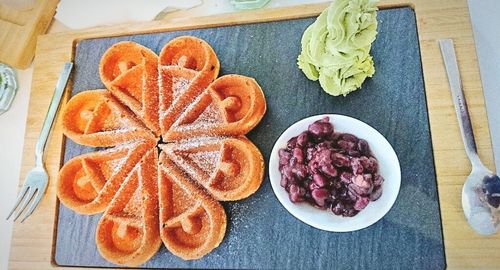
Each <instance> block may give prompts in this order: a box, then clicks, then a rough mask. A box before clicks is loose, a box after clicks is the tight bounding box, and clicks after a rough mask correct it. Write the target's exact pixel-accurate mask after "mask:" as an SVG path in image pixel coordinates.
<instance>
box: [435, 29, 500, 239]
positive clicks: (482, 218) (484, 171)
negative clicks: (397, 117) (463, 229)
mask: <svg viewBox="0 0 500 270" xmlns="http://www.w3.org/2000/svg"><path fill="white" fill-rule="evenodd" d="M438 42H439V46H440V47H441V54H442V55H443V59H444V65H445V67H446V72H447V74H448V81H449V83H450V90H451V95H452V97H453V102H454V104H455V110H456V113H457V117H458V120H459V121H458V122H459V125H460V131H461V133H462V138H463V140H464V144H465V152H466V153H467V156H468V157H469V160H470V162H471V164H472V172H471V174H470V175H469V177H467V180H466V181H465V184H464V186H463V189H462V208H463V209H464V214H465V217H466V218H467V222H468V223H469V225H470V226H471V227H472V229H474V230H475V231H476V232H477V233H478V234H482V235H491V234H495V233H496V232H497V230H498V229H499V227H500V225H499V218H500V208H499V204H500V178H498V176H497V175H496V174H494V173H493V172H491V171H490V170H488V168H486V167H485V166H484V165H483V163H482V162H481V160H480V159H479V156H478V154H477V148H476V143H475V141H474V133H473V131H472V124H471V121H470V118H469V112H468V110H467V102H466V101H465V97H464V93H463V91H462V82H461V81H460V73H459V71H458V64H457V59H456V56H455V49H454V48H453V41H452V40H451V39H442V40H439V41H438Z"/></svg>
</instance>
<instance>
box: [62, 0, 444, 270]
mask: <svg viewBox="0 0 500 270" xmlns="http://www.w3.org/2000/svg"><path fill="white" fill-rule="evenodd" d="M378 20H379V28H378V31H379V34H378V37H377V39H376V41H375V42H374V44H373V48H372V55H373V58H374V60H375V66H376V73H375V75H374V77H373V78H371V79H368V80H366V81H365V83H364V85H363V87H362V89H361V90H359V91H356V92H354V93H352V94H349V96H347V97H345V98H344V97H330V96H328V95H327V94H325V93H324V92H323V91H322V90H321V88H320V86H319V83H317V82H311V81H309V80H307V79H306V77H305V76H304V75H303V74H302V72H301V71H300V70H299V69H298V68H297V66H296V63H295V62H296V56H297V55H298V54H299V51H300V38H301V34H302V32H303V31H304V30H305V29H306V27H307V26H308V25H310V24H311V23H312V22H313V21H314V18H308V19H298V20H288V21H279V22H270V23H257V24H247V25H240V26H229V27H218V28H210V29H201V30H188V31H176V32H168V33H155V34H147V35H134V36H123V37H114V38H100V39H91V40H83V41H81V42H79V44H78V46H77V48H76V58H75V73H74V85H73V94H75V93H78V92H80V91H84V90H86V89H94V88H103V84H102V83H101V82H100V80H99V74H98V64H99V60H100V58H101V56H102V54H103V53H104V51H105V50H106V49H107V48H109V47H110V46H111V45H112V44H114V43H116V42H118V41H122V40H132V41H135V42H138V43H140V44H143V45H145V46H147V47H149V48H151V49H152V50H153V51H155V52H156V53H159V51H160V50H161V48H162V47H163V45H164V44H165V43H167V42H168V41H169V40H170V39H172V38H173V37H176V36H180V35H194V36H197V37H200V38H203V39H205V40H206V41H207V42H208V43H210V44H211V45H212V46H213V48H214V50H215V51H216V53H217V55H218V57H219V59H220V62H221V75H222V74H228V73H237V74H243V75H247V76H251V77H254V78H255V79H256V80H257V81H258V83H259V84H260V85H261V87H262V89H263V90H264V92H265V95H266V99H267V106H268V111H267V113H266V115H265V117H264V119H263V120H262V122H261V123H260V124H259V126H258V127H257V128H255V129H254V130H253V131H252V132H251V133H250V134H249V135H248V137H249V138H250V139H251V140H252V141H253V142H254V143H255V144H256V145H257V146H258V147H259V148H260V149H261V151H262V153H263V154H264V156H265V159H266V162H267V161H268V160H269V155H270V152H271V148H272V146H273V144H274V142H275V141H276V139H277V138H278V137H279V135H280V134H281V132H283V131H284V130H285V129H286V128H287V127H288V126H290V125H291V124H292V123H294V122H296V121H297V120H300V119H302V118H305V117H307V116H311V115H316V114H321V113H339V114H345V115H349V116H352V117H355V118H358V119H361V120H363V121H365V122H366V123H368V124H369V125H371V126H373V127H375V128H376V129H377V130H379V131H380V132H381V133H382V134H383V135H384V136H385V137H386V138H387V139H388V140H389V142H390V143H391V144H392V146H393V147H394V149H395V150H396V153H397V154H398V156H399V159H400V163H401V170H402V183H401V190H400V193H399V196H398V199H397V201H396V203H395V205H394V206H393V208H392V210H391V211H390V212H389V213H388V214H387V215H386V216H385V217H384V218H383V219H382V220H380V221H379V222H377V223H376V224H374V225H372V226H370V227H368V228H366V229H363V230H360V231H356V232H351V233H329V232H324V231H320V230H317V229H315V228H312V227H310V226H308V225H306V224H304V223H302V222H300V221H299V220H297V219H295V218H294V217H293V216H292V215H290V214H289V213H288V212H287V211H286V210H285V208H283V207H282V206H281V204H280V203H279V202H278V200H277V199H276V197H275V196H274V194H273V191H272V189H271V185H270V183H269V178H268V177H266V179H265V180H264V182H263V184H262V186H261V187H260V189H259V190H258V191H257V193H256V194H254V195H253V196H251V197H250V198H249V199H246V200H243V201H239V202H234V203H223V205H224V208H225V209H226V212H227V214H228V219H229V226H228V230H227V233H226V236H225V238H224V240H223V242H222V243H221V245H220V246H219V247H218V248H217V249H215V250H214V251H213V252H211V253H210V254H208V255H207V256H205V257H204V258H202V259H200V260H195V261H183V260H181V259H179V258H177V257H175V256H173V255H172V254H170V253H169V252H168V251H167V250H166V249H165V247H162V248H161V249H160V251H159V252H158V253H157V254H156V256H154V257H153V258H152V259H151V260H150V261H148V262H147V263H145V264H144V265H143V267H146V268H166V267H169V268H267V269H268V268H286V269H290V268H293V269H311V268H314V269H332V268H336V269H368V268H378V269H392V268H399V269H401V268H402V269H407V268H413V269H442V268H444V267H445V259H444V246H443V238H442V231H441V222H440V212H439V204H438V197H437V188H436V177H435V169H434V161H433V156H432V146H431V139H430V131H429V123H428V115H427V107H426V100H425V92H424V91H425V90H424V84H423V77H422V70H421V69H422V67H421V62H420V51H419V44H418V37H417V28H416V23H415V13H414V11H413V10H412V9H410V8H398V9H388V10H382V11H380V12H379V14H378ZM92 150H94V149H92V148H88V147H82V146H79V145H76V144H75V143H73V142H72V141H71V140H67V142H66V152H65V157H64V159H65V161H67V160H68V159H70V158H71V157H73V156H76V155H78V154H81V153H84V152H89V151H92ZM58 218H59V220H58V227H57V242H56V249H55V261H56V263H57V264H59V265H65V266H103V267H113V266H114V265H113V264H110V263H109V262H107V261H105V260H104V259H103V258H102V257H101V256H100V255H99V253H98V251H97V250H96V246H95V240H94V235H95V228H96V224H97V222H98V220H99V218H100V215H95V216H82V215H78V214H75V213H74V212H73V211H71V210H69V209H67V208H66V207H64V205H62V204H61V205H60V208H59V217H58Z"/></svg>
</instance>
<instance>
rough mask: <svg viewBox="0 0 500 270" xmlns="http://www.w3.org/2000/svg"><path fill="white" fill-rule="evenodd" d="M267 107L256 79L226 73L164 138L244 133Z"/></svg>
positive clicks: (196, 101) (192, 105)
mask: <svg viewBox="0 0 500 270" xmlns="http://www.w3.org/2000/svg"><path fill="white" fill-rule="evenodd" d="M265 111H266V100H265V98H264V94H263V93H262V89H260V86H259V85H258V84H257V82H256V81H255V80H254V79H252V78H249V77H245V76H241V75H225V76H222V77H220V78H218V79H217V80H215V81H214V82H213V83H212V84H210V85H209V86H208V88H207V89H206V90H205V91H204V92H203V93H202V94H201V95H200V96H199V97H198V98H197V99H196V100H195V101H194V102H193V103H192V104H191V105H190V107H189V108H188V109H186V110H185V111H184V113H183V114H182V115H181V116H180V117H179V119H178V120H177V121H176V122H175V123H174V125H173V126H172V128H171V129H170V130H169V131H168V132H166V134H164V139H165V140H167V141H169V140H178V139H183V138H188V137H199V136H238V135H244V134H247V133H248V132H249V131H250V130H252V129H253V128H254V127H255V126H256V125H257V124H258V123H259V122H260V120H261V119H262V116H263V115H264V113H265Z"/></svg>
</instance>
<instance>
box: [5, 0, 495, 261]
mask: <svg viewBox="0 0 500 270" xmlns="http://www.w3.org/2000/svg"><path fill="white" fill-rule="evenodd" d="M407 3H409V4H411V6H413V7H414V9H415V11H416V16H417V25H418V33H419V40H420V49H421V57H422V66H423V73H424V80H425V87H426V96H427V105H428V108H429V121H430V125H431V135H432V142H433V149H434V159H435V165H436V174H437V181H438V189H439V201H440V205H441V215H442V219H443V227H444V240H445V248H446V258H447V265H448V267H449V268H451V269H455V268H487V269H491V268H494V267H499V266H500V257H498V256H497V248H498V247H499V246H500V236H499V235H496V236H492V237H481V236H478V235H476V234H475V233H474V232H473V231H472V230H471V229H470V228H469V227H468V225H467V223H466V220H465V218H464V216H463V213H462V209H461V203H460V196H461V188H462V184H463V181H464V180H465V177H466V176H467V175H468V174H469V172H470V164H469V163H468V161H467V159H466V156H465V152H464V151H463V149H464V147H463V143H462V138H461V137H460V132H459V130H458V123H457V119H456V116H455V111H454V108H453V103H452V100H451V96H450V94H449V89H448V82H447V78H446V73H445V70H444V66H443V64H442V59H441V55H440V51H439V47H438V44H437V41H436V40H437V39H439V38H453V39H454V42H455V46H456V52H457V58H458V62H459V65H460V71H461V74H462V80H463V86H464V91H465V96H466V98H467V101H468V103H469V110H470V113H471V118H472V122H473V128H474V131H475V132H476V141H477V144H478V146H479V156H480V157H481V159H482V160H483V162H484V163H485V164H486V165H487V166H488V167H489V168H492V169H493V167H494V165H493V155H492V149H491V141H490V136H489V129H488V124H487V119H486V110H485V107H484V97H483V94H482V87H481V82H480V77H479V69H478V65H477V57H476V53H475V46H474V40H473V36H472V28H471V24H470V20H469V14H468V8H467V2H466V1H465V0H442V1H433V0H413V1H410V2H408V1H402V0H400V1H398V0H396V1H390V0H389V1H382V3H381V4H380V6H381V7H390V6H394V5H403V4H407ZM325 7H326V4H315V5H301V6H296V7H289V8H279V9H266V10H257V11H250V12H245V13H234V14H233V13H232V14H225V15H219V16H215V17H204V18H190V19H185V20H176V21H168V20H166V21H154V22H147V23H140V24H132V25H119V26H113V27H99V28H94V29H89V30H84V31H78V32H68V33H58V34H51V35H46V36H42V37H41V38H40V39H39V41H38V44H37V52H36V56H35V69H34V74H33V86H32V87H33V91H32V93H31V99H30V107H29V114H28V121H27V127H26V135H25V147H24V152H23V162H22V169H21V170H22V171H21V181H20V185H21V184H22V182H23V181H24V176H25V175H26V173H27V171H28V170H29V169H30V168H31V167H32V166H34V160H33V153H34V146H35V143H36V139H37V137H38V134H39V131H40V128H41V126H42V123H43V118H44V115H45V110H46V108H48V105H49V102H50V98H51V96H52V92H53V89H54V85H55V83H56V81H57V78H58V76H59V72H60V70H61V67H62V64H63V62H64V61H67V60H71V59H73V48H74V46H75V44H76V42H77V41H78V40H79V39H85V38H91V37H105V36H119V35H130V34H134V33H152V32H162V31H168V30H175V29H188V28H195V27H210V26H217V25H226V24H237V23H245V22H257V21H269V20H276V19H289V18H298V17H306V16H310V15H316V14H318V13H319V12H321V11H322V10H323V9H324V8H325ZM61 142H62V132H61V123H60V121H57V122H56V124H55V127H54V129H53V132H52V136H51V140H50V142H49V144H48V148H47V151H46V155H45V158H46V167H47V170H48V172H49V176H50V179H51V182H50V185H49V188H48V190H47V194H46V196H45V197H44V199H43V200H42V203H41V205H40V206H39V208H38V209H37V211H36V212H35V214H34V215H33V216H32V217H31V218H30V219H28V220H27V221H26V222H25V223H24V224H16V225H15V226H14V233H13V239H12V249H11V255H10V266H9V268H11V269H52V268H54V265H53V264H52V262H51V258H52V248H53V237H54V234H53V230H54V228H55V226H54V221H55V214H56V209H57V200H56V196H55V189H54V187H55V179H56V177H57V172H58V170H59V167H60V161H61V150H62V149H61ZM72 269H74V268H72Z"/></svg>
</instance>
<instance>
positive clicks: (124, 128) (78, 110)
mask: <svg viewBox="0 0 500 270" xmlns="http://www.w3.org/2000/svg"><path fill="white" fill-rule="evenodd" d="M63 132H64V134H65V135H66V136H68V137H69V138H70V139H72V140H73V141H74V142H76V143H78V144H83V145H88V146H96V147H98V146H102V147H105V146H115V145H119V144H121V143H126V142H130V141H133V140H137V139H141V138H142V139H148V140H154V135H153V134H152V133H151V131H149V130H148V129H147V128H146V127H145V126H144V125H143V124H142V123H141V122H140V121H139V120H138V119H137V118H136V117H135V116H134V114H133V113H132V112H131V111H129V110H128V109H127V108H125V107H124V106H123V105H121V104H120V103H119V102H118V101H117V100H116V99H114V98H113V97H112V96H111V95H110V93H109V92H108V91H106V90H88V91H84V92H81V93H79V94H76V95H75V96H74V97H72V98H71V99H70V101H69V102H68V103H67V104H66V107H65V110H64V112H63Z"/></svg>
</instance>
